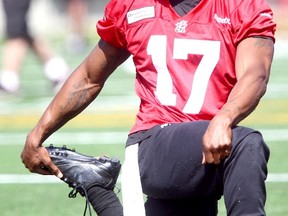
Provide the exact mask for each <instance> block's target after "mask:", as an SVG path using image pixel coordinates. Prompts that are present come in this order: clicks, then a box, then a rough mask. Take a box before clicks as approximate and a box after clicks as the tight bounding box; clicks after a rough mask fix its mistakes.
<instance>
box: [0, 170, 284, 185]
mask: <svg viewBox="0 0 288 216" xmlns="http://www.w3.org/2000/svg"><path fill="white" fill-rule="evenodd" d="M120 179H121V177H120V176H119V178H118V181H117V183H118V184H119V183H121V182H120ZM266 182H276V183H277V182H288V173H269V174H268V178H267V180H266ZM58 183H63V182H62V181H61V180H60V179H58V178H57V177H55V176H43V175H38V174H0V184H58Z"/></svg>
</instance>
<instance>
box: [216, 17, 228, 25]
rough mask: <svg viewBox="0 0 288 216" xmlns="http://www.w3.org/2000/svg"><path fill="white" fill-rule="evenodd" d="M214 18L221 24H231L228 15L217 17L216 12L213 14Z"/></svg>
mask: <svg viewBox="0 0 288 216" xmlns="http://www.w3.org/2000/svg"><path fill="white" fill-rule="evenodd" d="M214 20H215V21H216V22H217V23H221V24H229V25H231V21H230V19H229V18H228V17H219V16H218V15H217V14H214Z"/></svg>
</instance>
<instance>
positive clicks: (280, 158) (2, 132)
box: [0, 36, 288, 216]
mask: <svg viewBox="0 0 288 216" xmlns="http://www.w3.org/2000/svg"><path fill="white" fill-rule="evenodd" d="M286 39H287V38H286ZM286 39H285V37H282V36H281V37H280V39H279V40H278V41H277V43H276V51H275V58H274V63H273V66H272V71H271V78H270V83H269V86H268V91H267V93H266V95H265V96H264V98H263V100H262V101H261V103H260V104H259V106H258V108H257V109H256V110H255V112H254V113H253V114H252V115H251V116H249V117H248V118H247V119H246V120H245V121H244V122H242V123H241V125H245V126H249V127H253V128H255V129H259V130H260V131H261V132H262V133H263V136H264V138H265V140H266V142H267V144H268V145H269V147H270V150H271V155H270V161H269V175H268V179H267V182H266V185H267V202H266V211H267V215H269V216H286V215H288V206H287V203H288V159H287V154H288V112H287V110H288V76H287V67H288V64H287V62H288V40H286ZM96 41H97V38H96V37H95V38H94V36H91V37H90V46H89V48H88V50H87V52H86V53H83V54H79V55H71V54H69V53H68V52H67V50H66V49H65V42H64V38H56V39H55V38H54V39H53V41H52V44H53V47H54V48H55V50H56V52H58V53H59V54H60V55H62V56H64V57H65V59H66V60H67V61H68V63H69V65H70V66H71V68H72V69H73V68H75V67H76V66H77V65H78V64H79V63H81V61H82V60H83V59H84V57H85V56H86V54H88V53H89V50H91V49H92V47H93V46H94V44H95V43H96ZM2 51H3V41H1V42H0V53H1V56H2ZM1 65H2V62H1V61H0V66H1ZM129 70H131V66H130V65H128V66H127V65H126V66H122V67H120V68H119V69H117V72H115V73H114V74H113V75H112V76H111V77H110V79H109V80H108V81H107V83H106V85H105V87H104V89H103V91H102V93H101V95H100V96H99V97H98V98H97V99H96V100H95V101H94V102H93V103H92V104H91V105H90V106H89V107H88V108H87V109H86V110H85V111H84V112H83V113H81V114H80V115H79V116H78V117H76V118H75V119H73V120H72V121H70V122H69V123H68V124H67V125H65V126H64V127H63V128H62V129H60V130H59V131H57V132H56V133H55V134H54V135H52V136H51V137H50V138H49V139H48V140H47V141H45V143H44V145H46V146H48V145H49V144H50V143H53V144H54V145H55V146H62V145H67V147H69V148H76V150H77V151H79V152H82V153H84V154H89V155H95V156H98V155H103V154H105V155H109V156H115V157H119V158H120V159H121V162H123V159H124V143H125V141H126V137H127V133H128V131H129V129H130V127H131V126H132V124H133V122H134V116H135V113H136V111H137V106H138V99H137V98H136V96H135V94H134V91H133V87H134V73H133V72H129ZM21 84H22V88H21V92H19V95H17V96H3V95H1V96H0V215H1V216H16V215H17V216H19V215H21V216H66V215H71V216H74V215H75V216H78V215H83V210H84V206H85V199H84V198H83V197H81V196H80V195H78V196H77V198H75V199H70V198H68V193H69V192H70V190H71V188H68V186H67V185H66V184H65V183H62V182H61V181H59V180H58V179H57V178H56V177H54V176H40V175H36V174H31V173H29V171H28V170H26V169H25V167H24V166H23V164H22V163H21V160H20V153H21V150H22V147H23V145H24V142H25V137H26V135H27V133H28V132H29V131H30V130H31V129H32V127H33V126H34V125H35V124H36V122H37V121H38V119H39V117H40V115H41V114H42V113H43V111H44V109H45V108H46V106H47V105H48V104H49V102H50V101H51V99H52V98H53V95H54V92H53V91H52V89H51V86H50V83H49V82H48V81H47V80H46V79H45V77H44V75H43V73H42V66H41V64H39V62H38V59H37V58H36V57H35V56H34V55H33V54H32V53H31V52H29V53H28V56H27V58H26V60H25V62H24V65H23V67H22V74H21ZM118 186H119V187H120V186H121V185H120V182H119V183H118ZM247 195H248V194H247ZM119 197H121V193H120V194H119ZM93 215H96V214H95V213H94V212H93ZM219 215H220V216H224V215H226V212H225V208H224V205H223V200H220V202H219ZM135 216H137V215H135Z"/></svg>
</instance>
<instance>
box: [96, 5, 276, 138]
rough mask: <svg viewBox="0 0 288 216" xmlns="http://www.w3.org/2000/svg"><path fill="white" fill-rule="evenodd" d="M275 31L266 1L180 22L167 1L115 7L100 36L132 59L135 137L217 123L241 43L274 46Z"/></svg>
mask: <svg viewBox="0 0 288 216" xmlns="http://www.w3.org/2000/svg"><path fill="white" fill-rule="evenodd" d="M275 28H276V27H275V23H274V22H273V21H272V11H271V9H270V7H269V5H268V4H267V3H266V1H264V0H257V1H255V0H245V1H241V0H202V1H201V2H200V3H199V4H198V5H197V6H196V7H195V8H194V9H192V10H191V11H190V12H189V13H188V14H186V15H185V16H182V17H181V16H179V15H178V14H176V12H175V11H174V9H173V8H172V6H171V5H170V3H169V0H111V1H110V2H109V3H108V5H107V6H106V9H105V14H104V17H103V19H101V20H100V21H99V22H98V23H97V31H98V34H99V35H100V36H101V38H102V39H103V40H104V41H106V42H108V43H109V44H111V45H113V46H115V47H119V48H124V49H127V50H129V52H130V53H131V54H132V55H133V61H134V63H135V65H136V71H137V73H136V81H135V90H136V93H137V95H138V96H139V98H140V99H141V104H140V108H139V112H138V114H137V118H136V123H135V125H134V127H133V128H132V130H131V133H133V132H136V131H139V130H145V129H149V128H151V127H152V126H155V125H157V124H164V123H175V122H185V121H193V120H210V119H212V118H213V116H215V114H216V113H217V112H218V111H219V110H220V109H221V107H222V106H223V104H224V103H225V102H226V101H227V98H228V96H229V93H230V92H231V90H232V88H233V86H234V85H235V83H236V82H237V79H236V74H235V56H236V47H237V45H238V43H239V42H240V41H241V40H243V39H245V38H247V37H251V36H267V37H271V38H272V39H273V40H274V32H275ZM248 52H249V51H248Z"/></svg>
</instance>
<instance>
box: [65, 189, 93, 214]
mask: <svg viewBox="0 0 288 216" xmlns="http://www.w3.org/2000/svg"><path fill="white" fill-rule="evenodd" d="M80 188H81V190H83V191H84V196H85V199H86V203H85V209H84V213H83V216H85V215H86V212H87V207H88V209H89V215H90V216H92V212H91V206H90V203H89V200H88V193H87V191H86V189H85V188H83V187H80V186H76V187H75V188H73V189H72V191H70V193H69V194H68V197H69V198H76V196H77V193H79V191H78V190H77V189H80Z"/></svg>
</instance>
